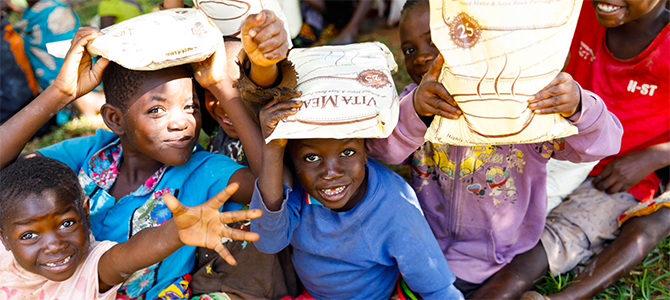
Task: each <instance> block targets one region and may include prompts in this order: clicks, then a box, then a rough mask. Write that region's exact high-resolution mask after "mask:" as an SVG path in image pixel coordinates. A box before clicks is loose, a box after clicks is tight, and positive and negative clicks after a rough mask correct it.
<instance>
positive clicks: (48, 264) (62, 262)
mask: <svg viewBox="0 0 670 300" xmlns="http://www.w3.org/2000/svg"><path fill="white" fill-rule="evenodd" d="M70 258H72V255H70V256H68V257H66V258H65V259H64V260H63V261H61V262H57V263H46V264H44V265H45V266H47V267H58V266H62V265H64V264H66V263H68V262H69V261H70Z"/></svg>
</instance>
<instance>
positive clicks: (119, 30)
mask: <svg viewBox="0 0 670 300" xmlns="http://www.w3.org/2000/svg"><path fill="white" fill-rule="evenodd" d="M101 31H102V32H103V33H104V35H101V36H99V37H97V38H96V39H95V40H93V41H92V42H90V43H89V44H88V46H87V47H86V49H87V50H88V52H89V53H90V54H91V55H92V56H98V55H99V56H102V57H105V58H107V59H109V60H110V61H114V62H116V63H118V64H119V65H121V66H123V67H125V68H127V69H131V70H138V71H142V70H159V69H163V68H168V67H171V66H177V65H182V64H187V63H193V62H199V61H203V60H205V59H206V58H208V57H209V56H210V55H212V53H214V52H215V51H216V49H217V47H218V45H219V44H220V43H221V42H222V38H221V32H220V31H219V29H218V28H217V27H216V26H215V25H214V24H213V23H212V22H210V21H209V19H208V18H207V16H206V15H205V14H204V13H203V12H202V11H200V10H198V9H194V8H175V9H167V10H161V11H156V12H152V13H148V14H144V15H141V16H137V17H135V18H132V19H128V20H125V21H123V22H120V23H118V24H115V25H112V26H110V27H107V28H105V29H102V30H101ZM69 47H70V41H69V40H68V41H61V42H56V43H49V44H47V50H48V52H49V54H51V55H54V56H56V57H61V58H63V57H65V55H66V54H67V50H68V48H69Z"/></svg>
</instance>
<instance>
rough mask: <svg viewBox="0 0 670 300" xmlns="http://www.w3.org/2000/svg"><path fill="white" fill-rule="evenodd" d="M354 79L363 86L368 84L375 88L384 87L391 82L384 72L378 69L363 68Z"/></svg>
mask: <svg viewBox="0 0 670 300" xmlns="http://www.w3.org/2000/svg"><path fill="white" fill-rule="evenodd" d="M356 80H358V82H359V83H360V84H361V85H363V86H369V87H373V88H377V89H379V88H382V87H385V86H386V85H388V84H390V83H391V82H390V81H389V79H388V77H387V76H386V74H384V72H382V71H379V70H365V71H363V72H360V73H359V74H358V77H357V78H356Z"/></svg>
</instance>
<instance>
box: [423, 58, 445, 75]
mask: <svg viewBox="0 0 670 300" xmlns="http://www.w3.org/2000/svg"><path fill="white" fill-rule="evenodd" d="M442 64H444V57H442V54H441V53H440V55H438V56H437V58H435V59H434V60H433V63H432V64H431V65H430V69H428V73H426V75H424V76H423V79H421V82H424V81H425V82H429V81H435V82H436V81H437V77H438V76H440V72H442Z"/></svg>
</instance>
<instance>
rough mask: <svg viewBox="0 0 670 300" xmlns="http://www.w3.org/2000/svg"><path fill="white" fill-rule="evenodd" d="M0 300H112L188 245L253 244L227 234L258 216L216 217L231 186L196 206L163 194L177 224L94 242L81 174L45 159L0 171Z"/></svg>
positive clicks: (250, 237)
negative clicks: (131, 280)
mask: <svg viewBox="0 0 670 300" xmlns="http://www.w3.org/2000/svg"><path fill="white" fill-rule="evenodd" d="M0 186H2V187H3V189H2V191H1V192H0V240H2V244H3V245H4V247H5V249H6V250H0V291H3V292H4V293H0V299H15V298H20V299H48V300H50V299H115V297H116V291H117V289H118V288H119V286H120V284H121V282H123V280H125V279H126V278H127V277H128V276H129V275H130V274H132V273H133V272H135V271H137V270H139V269H142V268H145V267H147V266H149V265H152V264H154V263H157V262H159V261H161V260H162V259H164V258H165V257H167V256H168V255H170V254H171V253H172V252H174V251H176V250H177V249H179V248H180V247H182V246H184V244H188V245H191V246H203V247H210V248H212V249H215V250H216V251H218V252H220V253H221V254H223V255H225V253H224V252H223V251H222V250H223V249H224V248H223V246H222V245H221V244H220V239H221V238H222V237H228V238H231V237H235V238H239V239H244V240H250V241H253V240H255V239H257V238H258V236H257V235H256V234H253V233H248V232H242V231H239V230H232V229H231V230H222V228H223V226H224V225H225V224H226V223H229V222H234V221H239V220H242V219H248V218H256V217H258V216H259V215H260V211H258V210H253V211H236V212H226V213H219V211H218V209H219V207H220V206H221V205H222V204H223V203H224V202H225V201H226V200H227V198H228V197H229V196H230V195H231V194H232V193H234V192H235V190H236V186H235V185H233V186H229V187H228V188H226V189H225V190H224V191H223V192H221V193H220V194H218V195H216V196H215V197H214V198H213V199H212V200H210V201H208V202H206V203H205V204H202V205H200V206H198V207H186V206H183V205H181V203H180V202H179V201H178V200H177V199H175V198H174V197H171V196H170V195H167V194H166V195H165V199H166V202H167V204H168V206H169V207H170V210H171V211H172V212H173V213H174V218H172V219H171V220H170V221H168V222H166V223H165V224H163V226H160V227H154V228H150V229H147V230H144V231H142V232H141V233H139V234H137V235H135V236H134V237H132V238H130V239H129V240H128V241H127V242H125V243H121V244H116V243H114V242H111V241H102V242H99V243H98V242H94V241H92V240H91V236H90V234H89V212H88V202H86V201H87V199H85V197H84V194H83V193H82V190H81V187H80V186H79V181H78V179H77V175H76V174H75V173H74V172H73V171H72V170H71V169H70V168H69V167H68V166H67V165H65V164H63V163H61V162H59V161H57V160H54V159H50V158H46V157H39V156H38V157H32V158H26V159H21V160H19V161H17V162H16V163H14V164H12V165H10V166H9V167H7V168H6V169H4V170H3V171H2V172H0Z"/></svg>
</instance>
